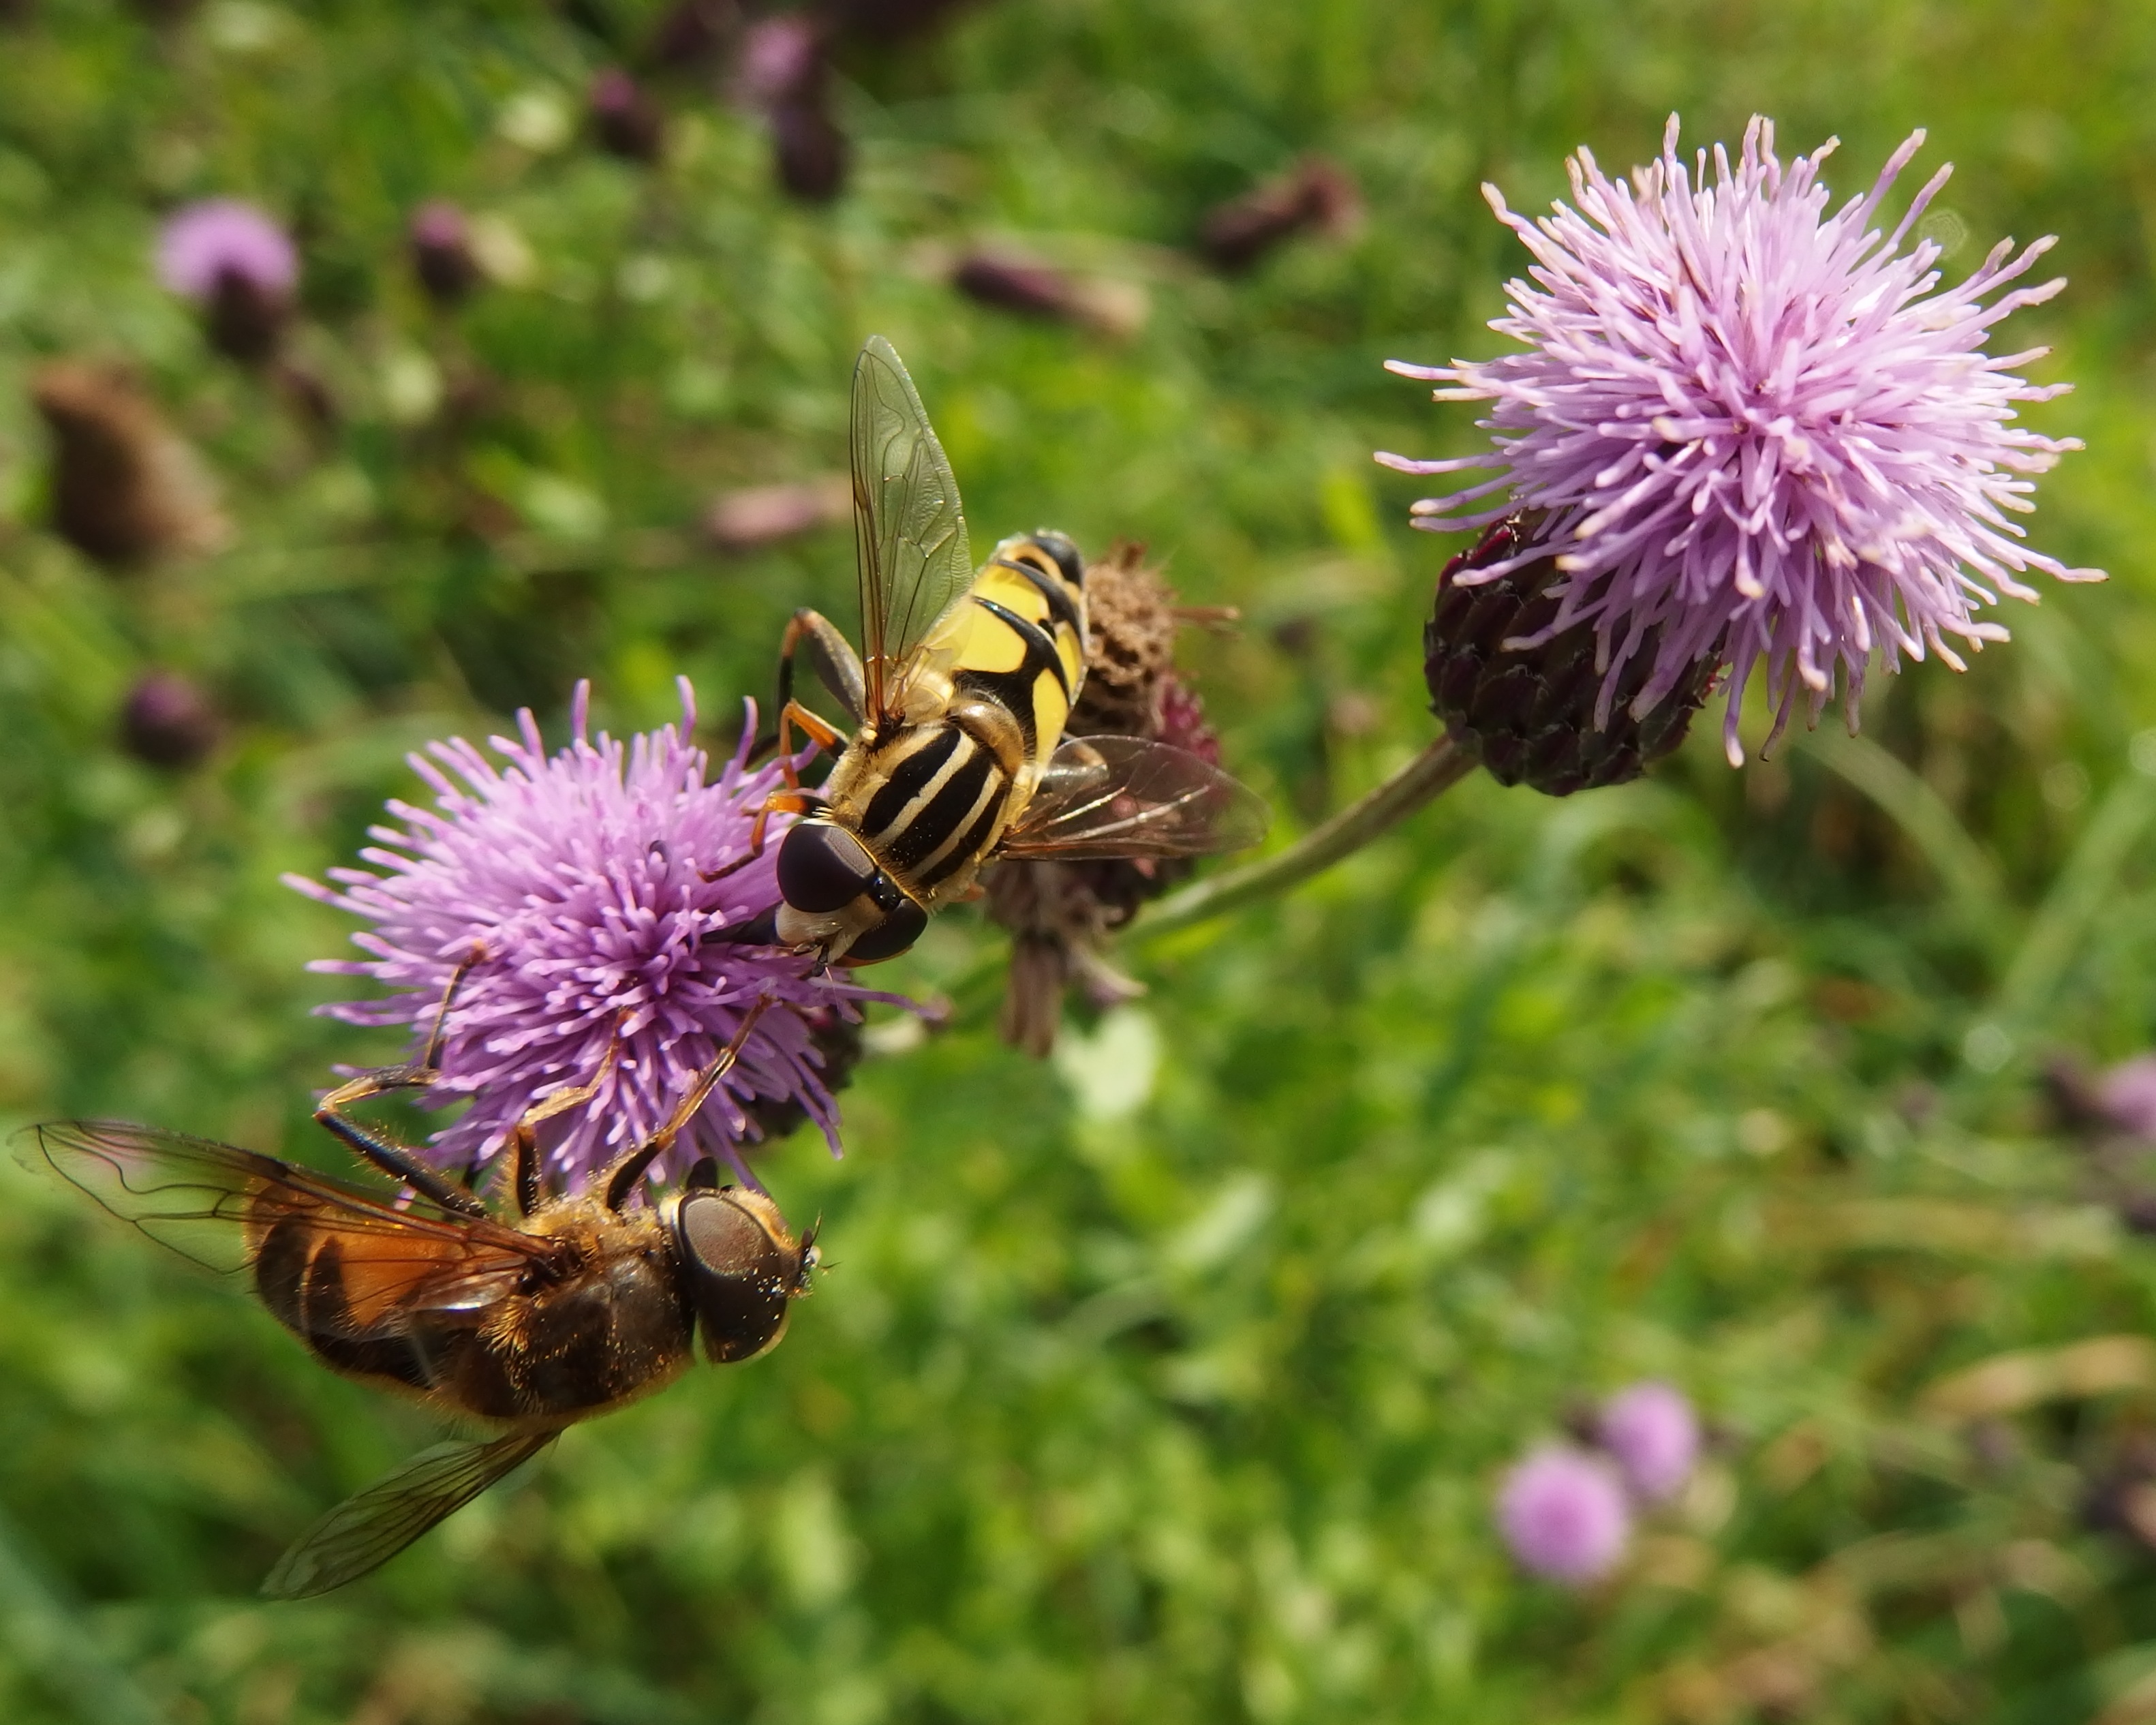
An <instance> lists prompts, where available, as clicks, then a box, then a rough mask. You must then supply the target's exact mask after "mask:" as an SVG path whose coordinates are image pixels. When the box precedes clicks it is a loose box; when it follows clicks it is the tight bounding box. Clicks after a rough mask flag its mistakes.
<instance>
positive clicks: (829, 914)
mask: <svg viewBox="0 0 2156 1725" xmlns="http://www.w3.org/2000/svg"><path fill="white" fill-rule="evenodd" d="M778 891H779V895H780V896H781V897H782V898H783V900H784V903H783V905H781V906H780V907H779V909H778V915H777V918H776V922H775V924H774V927H775V929H776V932H777V936H778V941H779V942H780V943H781V944H783V945H788V946H808V945H814V946H816V947H820V948H821V949H822V951H823V953H824V961H825V962H826V963H834V964H835V963H847V964H874V963H877V962H878V961H880V960H881V959H885V958H895V957H897V956H898V955H899V954H900V953H901V952H904V951H906V948H907V947H911V945H912V944H913V943H914V942H916V941H917V940H919V939H920V938H921V930H923V929H924V928H926V927H927V926H928V913H927V911H924V910H922V909H921V906H920V905H919V904H918V903H916V901H914V900H913V899H912V897H911V896H909V895H908V894H907V893H906V891H904V889H902V888H901V886H899V885H898V883H897V882H896V881H895V880H892V879H891V876H890V875H888V874H887V873H885V871H884V870H883V869H882V867H881V866H880V865H878V863H877V862H876V860H875V858H874V857H872V856H870V855H869V853H868V849H867V847H866V846H865V845H863V844H862V843H861V841H860V839H857V838H855V836H854V834H851V833H850V832H849V831H847V829H845V828H844V827H842V826H840V825H839V824H838V823H837V822H835V821H834V820H832V819H829V817H828V816H824V815H815V814H812V815H808V816H806V817H805V818H803V819H800V820H798V821H796V822H795V823H794V824H793V825H792V826H790V827H788V829H787V830H786V836H785V837H784V838H783V839H781V840H780V841H779V845H778Z"/></svg>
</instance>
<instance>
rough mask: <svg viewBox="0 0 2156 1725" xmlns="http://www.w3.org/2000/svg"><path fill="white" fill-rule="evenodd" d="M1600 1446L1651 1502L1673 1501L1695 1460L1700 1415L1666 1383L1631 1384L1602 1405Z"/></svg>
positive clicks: (1637, 1493) (1627, 1481) (1637, 1492)
mask: <svg viewBox="0 0 2156 1725" xmlns="http://www.w3.org/2000/svg"><path fill="white" fill-rule="evenodd" d="M1596 1435H1597V1436H1599V1438H1600V1439H1601V1440H1602V1447H1603V1448H1604V1449H1605V1450H1608V1451H1609V1453H1610V1455H1613V1456H1614V1457H1615V1458H1616V1461H1617V1465H1618V1466H1619V1467H1620V1468H1621V1469H1623V1470H1624V1473H1625V1484H1626V1485H1628V1486H1630V1487H1631V1488H1632V1491H1633V1492H1634V1494H1635V1496H1637V1497H1642V1498H1645V1500H1646V1501H1648V1502H1650V1503H1660V1502H1665V1501H1666V1500H1667V1499H1669V1498H1671V1497H1676V1494H1677V1493H1678V1492H1679V1491H1682V1490H1683V1489H1684V1487H1685V1483H1686V1481H1688V1480H1690V1479H1691V1471H1692V1469H1693V1468H1694V1467H1695V1466H1697V1465H1698V1461H1699V1416H1698V1415H1697V1414H1694V1413H1693V1412H1692V1406H1691V1403H1690V1402H1689V1401H1687V1400H1686V1399H1685V1395H1684V1392H1683V1391H1682V1390H1681V1389H1677V1388H1676V1385H1674V1384H1656V1383H1646V1384H1633V1385H1631V1386H1630V1388H1629V1389H1620V1391H1618V1392H1617V1394H1615V1395H1613V1396H1612V1397H1610V1398H1609V1400H1608V1401H1607V1402H1605V1403H1604V1404H1603V1407H1602V1417H1601V1420H1599V1423H1598V1425H1597V1427H1596Z"/></svg>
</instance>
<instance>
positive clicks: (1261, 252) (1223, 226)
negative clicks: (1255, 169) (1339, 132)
mask: <svg viewBox="0 0 2156 1725" xmlns="http://www.w3.org/2000/svg"><path fill="white" fill-rule="evenodd" d="M1362 216H1363V199H1362V194H1361V193H1359V192H1358V190H1357V189H1356V186H1355V182H1354V181H1353V178H1351V177H1349V175H1348V173H1347V170H1346V169H1345V168H1343V167H1339V166H1337V164H1335V163H1333V162H1326V161H1323V160H1321V159H1320V158H1318V157H1311V158H1310V159H1309V160H1307V161H1306V162H1301V163H1298V164H1297V165H1296V167H1295V168H1294V170H1293V171H1292V172H1289V173H1286V174H1283V175H1282V176H1281V177H1279V178H1277V179H1273V180H1268V181H1266V182H1265V183H1264V184H1263V185H1261V186H1256V187H1252V188H1251V189H1250V191H1248V192H1245V193H1244V194H1243V195H1242V196H1241V197H1240V198H1232V199H1230V200H1229V202H1228V203H1223V204H1219V205H1218V206H1216V207H1215V208H1214V209H1213V210H1212V211H1211V212H1209V213H1208V214H1207V216H1206V218H1205V220H1204V225H1203V226H1202V227H1200V228H1199V237H1198V244H1199V249H1200V250H1202V251H1203V252H1204V254H1205V255H1206V257H1207V258H1208V259H1210V260H1211V262H1212V264H1213V265H1214V268H1216V269H1219V270H1228V271H1231V272H1233V271H1237V270H1248V269H1250V267H1251V266H1252V265H1253V264H1256V263H1257V262H1258V261H1259V259H1261V258H1263V257H1264V256H1265V254H1267V253H1269V252H1270V251H1271V250H1272V249H1274V248H1275V247H1276V246H1278V245H1279V244H1281V242H1282V241H1284V240H1287V239H1292V238H1293V237H1294V236H1295V235H1296V234H1301V233H1303V232H1305V231H1306V230H1311V229H1315V230H1316V231H1317V232H1318V233H1321V234H1329V235H1332V236H1334V237H1336V238H1337V237H1339V236H1342V235H1344V234H1349V233H1352V232H1353V230H1354V228H1356V227H1357V225H1358V223H1360V222H1361V220H1362Z"/></svg>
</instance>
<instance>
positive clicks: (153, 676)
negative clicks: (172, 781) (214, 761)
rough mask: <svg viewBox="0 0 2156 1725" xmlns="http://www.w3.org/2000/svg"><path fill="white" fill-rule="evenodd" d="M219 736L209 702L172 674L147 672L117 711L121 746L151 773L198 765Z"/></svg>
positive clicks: (218, 724) (219, 725)
mask: <svg viewBox="0 0 2156 1725" xmlns="http://www.w3.org/2000/svg"><path fill="white" fill-rule="evenodd" d="M222 734H223V726H222V725H221V724H220V723H219V721H218V716H217V710H216V709H215V708H214V707H213V706H211V704H210V701H209V697H208V696H206V695H204V694H203V691H201V690H200V689H198V688H197V687H196V686H195V685H194V684H193V683H192V682H190V681H188V680H187V678H185V677H183V676H181V675H179V674H178V673H177V672H176V671H151V672H150V673H149V674H148V675H146V676H144V677H143V678H142V680H141V681H140V682H138V683H137V684H136V685H135V686H134V688H133V689H132V690H131V691H129V693H128V696H127V702H126V706H123V707H122V708H121V711H120V740H121V744H122V745H123V746H124V747H126V751H127V752H128V753H129V754H131V755H132V756H134V757H135V758H136V760H138V761H146V762H148V763H149V764H150V765H151V766H152V767H166V768H173V769H176V770H177V769H183V768H189V767H194V766H198V765H200V764H201V763H202V762H203V760H205V759H206V758H208V755H209V753H210V752H211V751H212V750H213V749H214V748H215V747H217V744H218V737H220V736H221V735H222Z"/></svg>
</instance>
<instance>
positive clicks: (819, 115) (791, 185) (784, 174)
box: [771, 101, 853, 203]
mask: <svg viewBox="0 0 2156 1725" xmlns="http://www.w3.org/2000/svg"><path fill="white" fill-rule="evenodd" d="M771 145H772V162H773V167H775V168H776V169H777V171H778V183H779V184H780V185H782V186H783V187H785V188H786V189H787V191H788V192H789V193H792V194H793V196H794V197H796V198H800V199H801V200H802V201H803V202H804V203H829V202H830V201H831V200H832V199H833V198H836V197H837V196H838V195H839V193H840V192H842V191H843V190H844V189H845V184H846V167H847V164H848V163H849V162H850V160H851V158H852V155H853V149H852V146H851V145H850V143H849V142H848V141H847V139H846V135H845V133H844V132H843V131H839V123H838V121H835V120H834V119H832V118H831V116H830V115H829V114H828V113H827V112H825V111H824V105H823V104H822V103H821V102H820V101H815V102H782V103H781V104H780V105H778V106H777V107H775V108H773V110H771Z"/></svg>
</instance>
